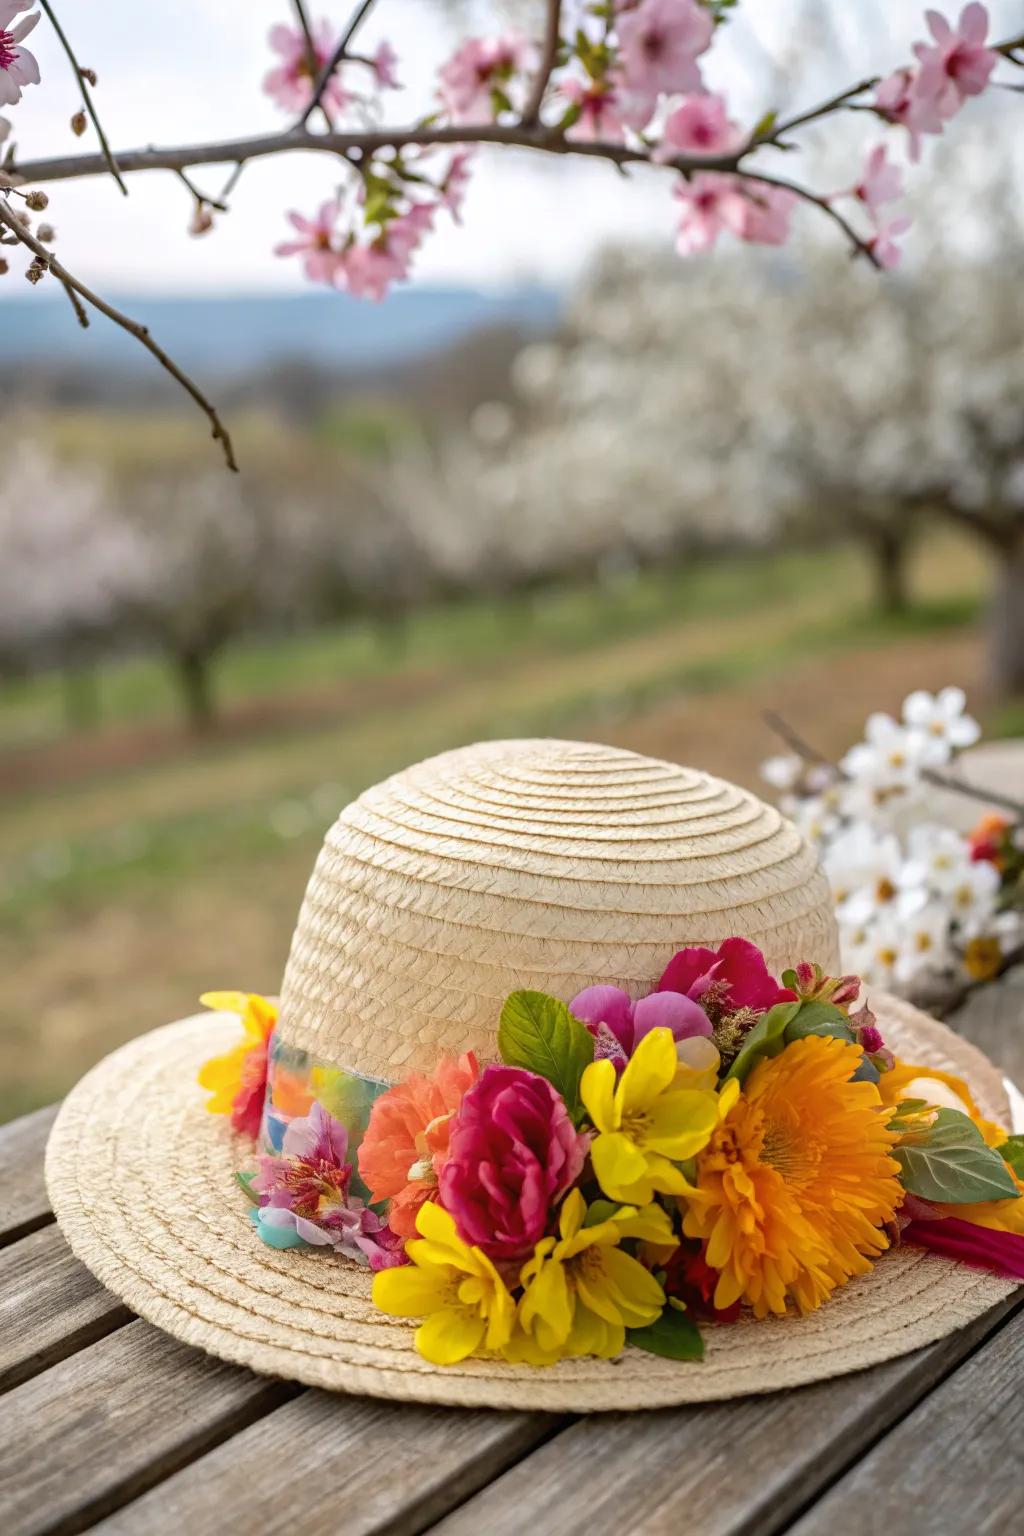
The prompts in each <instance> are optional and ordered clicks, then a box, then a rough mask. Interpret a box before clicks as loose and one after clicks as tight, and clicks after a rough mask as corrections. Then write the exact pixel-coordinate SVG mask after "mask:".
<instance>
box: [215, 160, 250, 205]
mask: <svg viewBox="0 0 1024 1536" xmlns="http://www.w3.org/2000/svg"><path fill="white" fill-rule="evenodd" d="M244 170H245V161H244V160H239V162H238V164H237V165H236V166H235V168H234V170H233V171H232V172H231V175H230V176H229V177H228V179H227V181H226V182H225V183H224V185H223V187H221V189H220V201H221V202H222V203H223V204H224V205H225V207H226V206H227V200H228V198H229V197H230V196H231V194H232V192H233V191H234V190H235V188H236V187H237V186H238V182H239V178H240V177H241V174H242V172H243V171H244Z"/></svg>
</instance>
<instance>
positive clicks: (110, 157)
mask: <svg viewBox="0 0 1024 1536" xmlns="http://www.w3.org/2000/svg"><path fill="white" fill-rule="evenodd" d="M39 4H40V7H41V9H42V10H44V11H45V12H46V15H47V17H48V19H49V22H50V25H51V27H52V28H53V30H54V31H55V32H56V34H57V38H58V41H59V42H60V45H61V47H62V48H63V49H64V52H65V53H66V54H67V58H68V63H69V64H70V65H71V68H72V69H73V70H74V72H75V77H76V79H77V80H78V85H79V89H80V90H81V92H82V101H83V102H84V104H85V110H86V111H87V112H88V114H89V117H90V119H91V120H92V125H93V127H94V128H95V130H96V137H97V138H98V139H99V141H100V148H101V150H102V151H103V159H104V162H105V164H106V167H107V170H108V171H109V172H110V174H111V176H113V178H114V180H115V181H116V182H117V184H118V186H119V187H120V188H121V191H122V192H123V193H124V195H125V197H127V196H128V188H127V187H126V186H125V184H124V178H123V177H122V175H121V168H120V166H119V165H118V163H117V160H116V158H115V156H114V151H113V150H112V149H111V147H110V144H109V142H108V140H107V136H106V134H105V133H104V132H103V124H102V123H101V122H100V118H99V113H98V112H97V111H96V108H95V107H94V106H93V101H92V94H91V92H90V90H89V82H88V80H87V79H86V77H85V72H84V70H83V69H82V66H81V64H79V62H78V60H77V59H76V58H75V51H74V49H73V48H72V46H71V44H70V42H69V41H68V37H67V34H66V33H65V31H64V28H63V27H62V26H61V24H60V22H59V21H58V20H57V17H56V15H55V13H54V10H53V7H52V6H51V4H50V0H39Z"/></svg>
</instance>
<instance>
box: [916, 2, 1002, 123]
mask: <svg viewBox="0 0 1024 1536" xmlns="http://www.w3.org/2000/svg"><path fill="white" fill-rule="evenodd" d="M925 20H926V21H927V23H928V30H929V31H930V32H931V34H932V37H933V38H934V40H935V42H934V46H930V45H929V44H928V43H918V44H917V45H916V46H915V48H914V52H915V54H916V55H917V59H918V62H919V63H920V65H921V69H920V73H919V74H918V78H917V85H916V91H915V94H916V95H917V96H918V97H920V98H921V99H922V100H924V101H930V102H932V103H933V104H934V106H935V108H936V110H937V111H938V113H939V116H940V117H941V118H943V119H946V120H948V119H949V118H951V117H954V116H955V115H956V113H957V112H959V110H960V108H961V107H962V106H963V104H964V102H965V101H966V100H967V98H968V97H969V96H980V95H981V93H982V91H983V90H984V89H985V87H986V86H987V85H988V82H989V77H990V76H991V74H992V71H993V70H994V69H995V67H996V64H997V63H998V59H999V55H998V54H997V53H995V52H994V50H993V49H991V48H986V47H985V38H986V37H987V36H988V11H986V9H985V7H984V6H983V5H979V4H978V0H973V3H972V4H970V5H965V6H964V8H963V10H962V11H961V12H960V20H959V21H958V23H957V26H956V30H955V31H954V29H953V28H952V27H951V26H950V24H949V22H948V21H947V20H946V18H945V17H944V16H940V15H939V13H938V11H926V12H925Z"/></svg>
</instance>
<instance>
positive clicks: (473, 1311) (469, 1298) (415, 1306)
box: [373, 1201, 515, 1365]
mask: <svg viewBox="0 0 1024 1536" xmlns="http://www.w3.org/2000/svg"><path fill="white" fill-rule="evenodd" d="M416 1228H417V1231H418V1232H419V1233H420V1236H419V1237H418V1238H412V1239H411V1240H410V1241H409V1242H407V1243H406V1245H405V1251H406V1253H407V1254H408V1256H409V1258H410V1259H411V1260H412V1263H411V1264H406V1265H402V1266H401V1267H400V1268H398V1269H383V1270H381V1271H380V1272H379V1273H378V1274H376V1275H374V1277H373V1304H374V1306H375V1307H378V1308H379V1309H380V1310H381V1312H388V1313H390V1315H391V1316H392V1317H422V1318H423V1319H424V1321H423V1322H422V1323H421V1324H420V1326H419V1327H418V1328H417V1330H416V1348H417V1349H418V1350H419V1352H420V1354H421V1355H422V1356H423V1358H424V1360H429V1361H430V1362H431V1364H432V1365H457V1364H458V1362H459V1361H460V1360H465V1359H466V1357H467V1356H468V1355H472V1354H474V1353H475V1352H476V1351H477V1350H479V1349H480V1348H481V1347H483V1348H484V1349H485V1350H492V1351H493V1350H500V1349H503V1348H504V1346H505V1345H506V1344H507V1343H508V1341H509V1339H510V1338H511V1336H512V1324H513V1321H514V1319H515V1303H514V1302H513V1300H512V1297H511V1296H510V1294H509V1292H508V1289H507V1287H506V1285H505V1283H504V1281H503V1280H502V1278H501V1276H500V1275H499V1274H498V1271H497V1270H496V1269H495V1267H494V1265H493V1264H492V1263H491V1261H490V1259H489V1258H488V1257H487V1255H486V1254H485V1253H483V1252H482V1251H481V1249H479V1248H471V1247H470V1246H469V1244H468V1243H464V1242H463V1241H462V1239H461V1237H459V1235H458V1233H457V1232H456V1230H455V1223H454V1221H453V1220H452V1218H451V1216H449V1214H448V1212H447V1211H445V1210H442V1208H441V1206H439V1205H437V1204H436V1203H435V1202H434V1201H428V1202H427V1203H426V1204H425V1205H421V1206H420V1209H419V1211H418V1213H417V1216H416Z"/></svg>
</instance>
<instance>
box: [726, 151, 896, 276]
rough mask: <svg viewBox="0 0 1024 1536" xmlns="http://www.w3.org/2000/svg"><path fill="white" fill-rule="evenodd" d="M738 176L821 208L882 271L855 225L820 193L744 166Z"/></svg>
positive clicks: (852, 243) (880, 264)
mask: <svg viewBox="0 0 1024 1536" xmlns="http://www.w3.org/2000/svg"><path fill="white" fill-rule="evenodd" d="M737 174H738V175H740V176H743V177H744V178H745V179H746V180H747V181H759V182H762V183H763V184H764V185H765V186H766V187H782V188H783V189H784V190H785V191H787V192H793V193H795V195H796V196H797V197H800V198H803V200H804V202H805V203H813V205H814V207H815V208H820V210H821V212H822V213H826V214H828V217H829V218H830V219H831V220H832V222H833V224H836V225H838V227H839V228H840V229H841V230H842V232H843V234H844V235H845V236H846V238H847V240H848V241H849V242H850V244H851V245H852V246H853V249H854V251H855V252H856V254H857V255H860V256H864V257H866V258H867V260H868V261H870V263H871V265H872V266H873V267H877V268H878V269H879V270H881V267H882V263H881V262H880V261H879V259H878V257H877V256H876V255H875V253H874V251H873V250H872V249H871V246H870V245H868V243H867V241H866V240H862V239H861V237H860V235H858V233H857V231H856V230H855V229H854V227H853V225H852V224H851V223H850V222H849V221H848V220H847V219H845V218H844V217H843V215H842V214H841V213H840V212H839V210H838V208H834V207H833V206H832V204H831V203H830V202H829V200H828V198H827V197H819V195H818V193H817V192H812V191H811V190H810V188H809V187H802V186H801V185H800V183H799V182H798V181H787V180H786V178H785V177H783V176H766V175H764V173H763V172H761V171H748V170H746V169H745V168H744V167H742V166H741V167H740V168H739V170H738V172H737Z"/></svg>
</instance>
